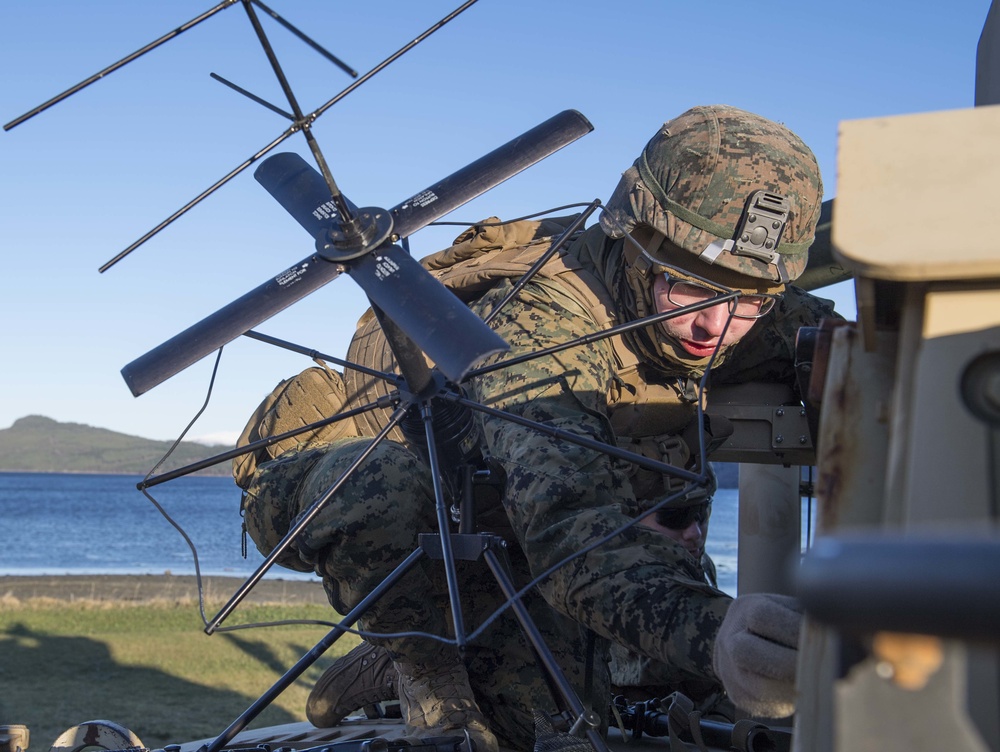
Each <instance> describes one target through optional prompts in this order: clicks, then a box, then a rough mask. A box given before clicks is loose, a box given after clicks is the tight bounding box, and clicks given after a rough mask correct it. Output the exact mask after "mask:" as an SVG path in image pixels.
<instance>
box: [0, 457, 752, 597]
mask: <svg viewBox="0 0 1000 752" xmlns="http://www.w3.org/2000/svg"><path fill="white" fill-rule="evenodd" d="M141 480H142V478H140V477H139V476H128V475H76V474H50V473H0V529H2V530H3V544H2V545H0V575H29V574H36V575H38V574H45V575H52V574H165V573H170V574H195V551H196V552H197V560H198V564H199V566H200V570H201V573H202V574H205V575H226V576H233V577H248V576H250V575H251V574H253V573H254V572H255V571H256V570H257V568H258V567H259V566H260V565H261V564H262V563H263V561H264V559H263V557H262V556H261V554H260V553H259V552H258V551H257V550H256V548H255V547H254V545H253V542H252V541H249V539H248V540H247V549H248V550H247V553H246V558H244V556H243V553H242V548H243V534H242V522H243V520H242V518H241V516H240V489H239V488H238V487H237V486H236V485H235V484H234V483H233V481H232V479H231V478H228V477H206V476H186V477H182V478H177V479H175V480H172V481H169V482H167V483H163V484H161V485H158V486H154V487H153V488H150V489H148V490H147V492H148V493H149V494H150V496H152V497H153V499H154V500H155V501H156V502H157V503H158V504H159V505H160V507H162V510H163V512H161V511H160V509H158V508H157V506H156V505H155V504H154V503H153V502H152V501H151V500H150V499H149V498H147V497H146V496H145V495H144V494H143V493H142V492H141V491H139V490H137V488H136V484H138V483H139V482H140V481H141ZM712 506H713V510H712V518H711V523H710V529H709V538H708V546H707V549H708V553H709V555H711V557H712V558H713V560H714V561H715V564H716V568H717V570H718V575H719V587H720V588H721V589H722V590H724V591H726V592H727V593H729V594H731V595H735V594H736V561H737V557H736V549H737V519H738V510H737V493H736V489H732V488H721V489H719V491H718V492H717V494H716V496H715V502H714V503H713V505H712ZM168 517H169V519H168ZM181 530H182V531H183V532H184V535H186V536H187V538H189V539H190V541H191V544H192V545H193V548H194V550H192V546H189V545H188V542H187V541H186V540H185V538H184V535H182V534H181V532H180V531H181ZM265 577H269V578H283V579H314V576H313V575H312V574H309V573H300V572H294V571H292V570H288V569H283V568H281V567H274V568H272V569H271V570H270V571H268V573H267V574H265Z"/></svg>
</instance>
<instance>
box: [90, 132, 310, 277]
mask: <svg viewBox="0 0 1000 752" xmlns="http://www.w3.org/2000/svg"><path fill="white" fill-rule="evenodd" d="M298 129H299V128H298V126H297V125H293V126H292V127H291V128H289V129H288V130H287V131H285V132H284V133H282V134H281V135H280V136H278V137H277V138H276V139H274V141H272V142H271V143H269V144H268V145H267V146H265V147H264V148H263V149H261V150H260V151H258V152H257V153H256V154H254V155H253V156H252V157H250V158H249V159H247V160H246V161H244V162H243V163H242V164H240V165H239V166H238V167H236V168H235V169H234V170H233V171H232V172H230V173H229V174H228V175H226V176H225V177H223V178H222V179H221V180H217V181H216V182H215V183H213V184H212V186H211V187H210V188H207V189H205V190H204V191H202V192H201V193H199V194H198V195H197V196H195V197H194V198H193V199H191V200H190V201H188V202H187V203H186V204H184V206H182V207H181V208H180V209H178V210H177V211H175V212H174V213H173V214H171V215H170V216H169V217H167V218H166V219H165V220H163V221H162V222H160V224H158V225H157V226H156V227H154V228H153V229H152V230H150V231H149V232H147V233H146V234H145V235H143V236H142V237H141V238H139V239H138V240H136V241H135V242H134V243H132V245H130V246H129V247H128V248H126V249H125V250H124V251H122V252H121V253H119V254H118V255H117V256H115V257H114V258H113V259H111V260H110V261H107V262H105V264H104V265H103V266H101V267H100V268H99V269H98V270H97V271H99V272H101V273H102V274H103V273H104V272H106V271H107V270H108V269H110V268H111V267H112V266H114V265H115V264H117V263H118V262H119V261H121V260H122V259H123V258H125V257H126V256H128V255H129V254H130V253H131V252H132V251H134V250H135V249H136V248H138V247H139V246H140V245H142V244H143V243H145V242H146V241H147V240H149V239H150V238H151V237H153V236H154V235H156V233H158V232H159V231H160V230H162V229H163V228H164V227H166V226H167V225H169V224H170V223H171V222H173V221H174V220H175V219H177V218H178V217H180V216H181V215H182V214H184V212H186V211H187V210H188V209H192V208H194V207H195V206H196V205H197V204H200V203H201V202H202V201H204V200H205V199H206V198H208V197H209V196H211V195H212V194H213V193H215V192H216V191H217V190H219V188H221V187H222V186H224V185H225V184H226V183H228V182H229V181H230V180H232V179H233V178H235V177H236V176H237V175H239V174H240V173H241V172H243V170H245V169H246V168H247V167H249V166H250V165H252V164H253V163H254V162H256V161H257V160H258V159H260V158H261V157H263V156H264V155H265V154H267V153H268V152H269V151H271V150H272V149H274V148H275V147H277V146H278V145H279V144H281V143H282V142H283V141H285V139H287V138H288V137H289V136H291V135H292V134H293V133H295V132H296V131H297V130H298Z"/></svg>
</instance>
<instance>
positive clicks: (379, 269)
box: [375, 256, 399, 281]
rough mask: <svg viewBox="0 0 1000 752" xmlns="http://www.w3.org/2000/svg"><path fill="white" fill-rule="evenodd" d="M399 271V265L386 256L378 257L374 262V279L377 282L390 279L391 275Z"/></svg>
mask: <svg viewBox="0 0 1000 752" xmlns="http://www.w3.org/2000/svg"><path fill="white" fill-rule="evenodd" d="M398 271H399V264H397V263H396V262H395V261H393V260H392V259H391V258H389V257H388V256H379V257H378V260H377V261H376V262H375V277H376V278H378V280H379V281H381V280H383V279H386V278H387V277H391V276H392V275H393V274H395V273H396V272H398Z"/></svg>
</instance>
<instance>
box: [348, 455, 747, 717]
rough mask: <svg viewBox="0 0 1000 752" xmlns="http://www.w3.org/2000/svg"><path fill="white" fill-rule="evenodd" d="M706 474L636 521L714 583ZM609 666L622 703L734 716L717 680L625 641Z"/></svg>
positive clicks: (616, 646) (710, 489)
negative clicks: (681, 703) (702, 482)
mask: <svg viewBox="0 0 1000 752" xmlns="http://www.w3.org/2000/svg"><path fill="white" fill-rule="evenodd" d="M709 475H710V480H709V484H708V486H707V487H705V488H700V487H698V488H694V489H693V490H691V491H690V492H689V493H687V494H686V495H685V496H684V497H683V498H682V499H680V500H679V502H678V503H677V504H675V505H672V506H671V507H670V508H668V509H658V510H657V511H655V512H649V513H646V514H645V515H643V516H642V517H641V518H640V521H639V524H640V525H642V526H643V527H648V528H649V529H651V530H655V531H656V532H658V533H660V534H661V535H665V536H666V537H668V538H670V539H671V540H672V541H674V542H675V543H677V544H679V545H681V546H682V547H683V548H684V550H685V551H687V553H688V554H689V555H690V556H691V558H692V559H694V560H695V561H696V562H698V564H699V566H700V568H701V571H702V574H703V577H704V579H705V582H707V583H708V584H710V585H711V586H712V587H718V582H717V578H716V570H715V562H713V561H712V558H711V557H710V556H709V555H708V554H707V553H706V551H705V544H706V542H707V540H708V524H709V519H710V518H711V515H712V496H713V495H714V494H715V491H716V488H717V481H716V478H715V473H714V471H711V466H710V472H709ZM610 669H611V691H612V694H613V695H614V696H616V697H617V696H622V697H624V698H625V700H626V701H627V702H628V703H636V702H647V701H649V700H656V699H662V698H665V697H667V696H668V695H671V694H673V693H674V692H680V693H681V694H683V695H685V696H686V697H688V698H690V699H691V700H692V702H693V703H694V707H695V708H696V709H697V710H699V711H700V712H701V713H702V715H703V716H705V717H708V718H713V719H716V720H726V721H729V722H732V721H734V720H735V718H736V712H735V708H734V707H733V704H732V702H731V701H730V700H729V698H728V697H727V696H726V694H725V691H724V689H723V688H722V687H721V686H720V685H719V682H717V681H707V680H705V679H704V678H703V677H692V676H686V675H684V674H683V673H681V672H679V671H676V670H674V668H673V667H672V666H671V665H670V664H667V663H663V662H661V661H657V660H654V659H652V658H649V657H648V656H644V655H640V654H639V653H637V652H636V651H634V650H632V649H631V648H630V647H629V646H627V645H622V644H620V643H617V642H612V643H611V664H610ZM331 673H332V672H331ZM345 699H346V698H345Z"/></svg>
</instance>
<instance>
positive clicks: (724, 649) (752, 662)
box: [713, 593, 802, 718]
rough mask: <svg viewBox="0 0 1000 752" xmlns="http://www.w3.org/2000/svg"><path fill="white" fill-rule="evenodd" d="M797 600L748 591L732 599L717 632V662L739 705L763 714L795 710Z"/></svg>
mask: <svg viewBox="0 0 1000 752" xmlns="http://www.w3.org/2000/svg"><path fill="white" fill-rule="evenodd" d="M801 620H802V612H801V607H800V606H799V604H798V602H797V601H796V600H795V599H794V598H791V597H789V596H786V595H774V594H771V593H750V594H748V595H741V596H740V597H738V598H736V600H734V601H733V603H732V605H731V606H730V607H729V611H728V612H727V613H726V617H725V619H723V621H722V626H720V627H719V634H718V636H717V637H716V638H715V648H714V654H713V664H714V666H715V673H716V674H717V675H718V677H719V678H720V679H721V680H722V684H723V686H724V687H725V688H726V692H727V693H728V694H729V697H730V699H732V701H733V702H734V703H735V704H736V706H737V707H738V708H741V709H742V710H745V711H746V712H748V713H750V714H752V715H755V716H762V717H765V718H784V717H786V716H789V715H791V714H792V713H793V712H795V664H796V660H797V658H798V644H799V627H800V624H801Z"/></svg>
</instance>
